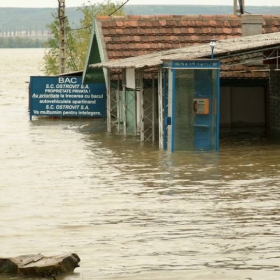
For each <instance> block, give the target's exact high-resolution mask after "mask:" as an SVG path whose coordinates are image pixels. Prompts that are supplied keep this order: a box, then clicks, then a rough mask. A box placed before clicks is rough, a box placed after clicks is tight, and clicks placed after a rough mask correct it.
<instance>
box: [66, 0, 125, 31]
mask: <svg viewBox="0 0 280 280" xmlns="http://www.w3.org/2000/svg"><path fill="white" fill-rule="evenodd" d="M128 1H129V0H126V1H125V2H124V3H123V4H121V5H120V6H119V7H118V8H117V9H116V10H114V11H113V12H112V13H110V14H109V15H108V16H111V15H113V14H114V13H116V12H117V11H118V10H120V9H121V8H122V7H123V6H124V5H125V4H126V3H127V2H128ZM90 27H91V25H88V26H84V27H79V28H71V29H70V30H69V31H77V30H82V29H87V28H90Z"/></svg>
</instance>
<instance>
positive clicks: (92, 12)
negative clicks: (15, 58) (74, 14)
mask: <svg viewBox="0 0 280 280" xmlns="http://www.w3.org/2000/svg"><path fill="white" fill-rule="evenodd" d="M77 10H78V11H81V12H82V19H81V20H80V25H81V27H80V28H77V29H71V28H70V24H69V20H68V19H67V18H66V25H65V26H66V72H72V71H79V70H83V68H84V66H85V61H86V56H87V52H88V46H89V40H90V37H91V32H92V23H93V20H94V17H95V16H97V15H111V14H114V15H124V9H123V7H122V6H121V4H120V3H113V2H112V1H111V0H105V1H104V2H100V3H96V4H91V3H90V1H88V4H87V5H86V4H84V5H82V6H81V7H78V8H77ZM53 18H54V21H53V22H52V23H51V24H49V25H48V26H47V28H48V29H49V32H50V34H51V35H52V38H51V39H49V40H48V41H47V42H46V48H47V50H46V52H45V55H44V68H43V70H44V72H45V74H46V75H57V74H58V73H59V20H58V17H57V15H53Z"/></svg>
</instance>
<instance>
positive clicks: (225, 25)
mask: <svg viewBox="0 0 280 280" xmlns="http://www.w3.org/2000/svg"><path fill="white" fill-rule="evenodd" d="M279 27H280V16H272V15H269V16H261V15H243V16H236V15H229V16H203V15H200V16H174V15H166V16H122V17H97V18H96V19H95V22H94V31H93V33H92V38H91V45H90V48H89V52H88V58H87V64H86V67H85V70H84V73H83V79H84V81H85V82H91V83H94V82H96V81H100V80H105V81H106V85H107V129H108V131H112V130H113V129H117V131H118V132H119V133H121V134H124V135H139V137H140V139H141V141H143V142H145V141H154V142H156V141H158V142H159V147H160V148H168V147H169V149H170V150H176V146H178V149H180V150H181V149H192V148H193V147H195V144H194V145H191V144H184V143H191V141H195V139H196V136H195V134H196V129H195V128H194V127H195V126H194V125H195V123H196V120H195V119H199V118H200V119H201V118H203V117H206V116H203V114H197V113H196V114H195V113H194V111H193V109H192V106H194V104H193V103H194V102H195V99H196V101H197V102H203V100H201V99H205V100H204V101H205V105H206V106H210V107H209V108H212V109H211V110H210V111H209V113H211V114H214V113H215V114H217V113H218V116H216V117H215V120H216V121H215V122H213V116H212V117H211V118H212V123H213V127H215V129H213V127H212V128H211V131H212V132H211V133H210V134H209V133H208V132H207V133H206V132H205V131H206V130H205V129H206V127H204V132H203V127H200V131H202V132H201V133H200V134H201V135H202V134H205V135H206V134H207V135H208V136H207V137H210V138H211V137H212V138H213V137H214V136H213V135H214V134H215V135H216V136H215V137H216V138H219V133H220V130H222V131H226V130H228V129H232V128H239V129H258V130H260V131H266V132H269V133H270V135H278V134H279V129H280V119H279V117H278V113H277V112H278V110H279V108H278V96H279V92H280V84H279V72H278V68H279V67H278V62H279V48H280V40H279V33H278V31H279V30H280V29H279ZM270 33H273V35H271V34H270ZM213 39H214V41H215V46H214V49H211V47H210V46H209V43H210V42H211V40H212V41H213ZM212 50H213V53H211V51H212ZM213 57H214V59H218V60H219V61H220V66H219V69H218V72H217V71H216V70H215V71H213V65H212V66H211V63H212V62H211V61H212V59H213ZM201 59H203V61H204V62H205V63H206V64H205V65H204V66H205V67H204V68H203V67H202V68H203V69H202V68H200V69H198V67H193V68H188V71H186V72H185V73H183V72H182V73H181V74H180V75H183V76H184V75H185V76H186V77H185V78H182V79H179V80H181V83H183V84H182V87H181V91H183V89H184V87H185V89H186V90H185V92H186V96H184V94H181V95H182V96H181V97H180V98H178V96H179V93H178V92H176V91H175V92H173V91H174V90H175V88H174V87H172V85H173V86H174V85H175V84H176V77H175V76H174V77H175V78H174V77H173V76H172V73H173V72H174V71H176V72H178V69H177V70H174V68H173V70H174V71H173V72H172V71H169V70H170V69H172V67H171V65H173V66H174V65H175V64H176V63H177V64H178V62H180V63H183V64H184V65H185V66H184V67H182V68H185V70H187V69H186V68H187V67H186V65H189V63H190V60H196V61H197V62H199V60H201ZM205 59H208V60H209V61H210V64H209V63H208V64H209V65H210V66H211V67H208V68H207V61H205ZM186 63H187V64H186ZM197 65H198V64H197ZM177 68H178V67H177ZM216 68H217V67H216ZM216 68H215V69H216ZM191 69H192V70H191ZM198 70H200V71H198ZM210 72H211V74H210ZM168 73H169V74H168ZM217 73H218V77H217ZM166 75H167V76H166ZM168 75H169V76H168ZM197 77H200V78H197ZM177 78H178V76H177ZM172 79H175V80H172ZM206 79H208V80H209V79H210V80H211V82H209V84H213V81H214V80H215V81H218V86H216V89H215V92H216V93H215V95H216V96H217V97H219V98H218V99H217V98H213V99H211V98H206V97H205V94H204V93H203V94H201V96H200V95H199V93H197V89H198V87H197V86H196V85H199V84H204V83H205V80H206ZM187 80H189V82H186V81H187ZM184 83H185V84H184ZM179 88H180V87H177V91H178V89H179ZM213 88H214V86H212V87H211V90H213ZM206 90H207V87H206ZM209 90H210V88H209V86H208V91H209ZM204 91H205V89H204ZM172 92H173V93H172ZM172 94H173V95H172ZM170 96H173V100H172V101H171V98H170ZM176 96H177V98H175V97H176ZM187 96H188V97H189V98H187ZM184 98H185V99H184ZM206 99H209V100H208V101H207V100H206ZM168 102H169V103H168ZM170 102H171V103H170ZM176 102H177V103H176ZM207 102H210V103H211V104H209V105H207V104H208V103H207ZM214 103H215V105H214ZM175 104H177V106H178V105H180V104H184V105H183V106H185V107H180V108H181V109H180V110H176V109H175V107H174V106H175ZM172 106H173V107H172ZM170 108H173V110H174V112H171V111H170V110H171V109H170ZM178 108H179V107H178ZM168 110H169V112H171V113H167V112H168ZM179 111H181V112H184V114H185V115H184V114H182V117H181V118H179V117H178V116H177V117H178V122H180V123H181V127H180V125H179V126H178V124H175V123H173V121H174V117H175V115H176V114H177V115H178V114H179V113H180V112H179ZM186 112H188V113H186ZM205 112H208V111H205ZM205 112H204V113H205ZM209 113H208V114H209ZM169 114H171V115H172V116H173V117H171V116H170V115H169ZM205 115H207V114H205ZM175 126H176V127H178V131H179V130H182V128H183V127H186V131H184V132H182V131H181V132H180V133H179V132H176V131H177V130H176V129H175ZM217 129H218V130H217ZM175 132H176V135H177V136H175ZM172 133H173V134H172ZM217 133H218V134H217ZM179 134H180V135H185V139H183V140H182V141H183V144H178V145H177V144H176V145H175V143H177V142H178V143H179V142H180V143H181V142H182V141H181V140H180V141H179V140H178V135H179ZM203 137H204V136H203ZM215 137H214V138H215ZM168 139H169V140H168ZM216 140H217V139H216ZM216 140H215V141H214V140H211V143H212V144H213V143H214V142H215V143H216ZM172 141H173V142H172ZM213 141H214V142H213ZM202 142H203V141H202ZM172 143H173V144H172ZM168 145H169V146H168ZM201 147H202V148H203V146H200V145H198V148H201ZM211 147H212V148H214V149H217V147H218V145H217V143H216V144H213V145H211Z"/></svg>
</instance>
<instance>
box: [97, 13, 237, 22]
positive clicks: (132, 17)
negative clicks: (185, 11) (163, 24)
mask: <svg viewBox="0 0 280 280" xmlns="http://www.w3.org/2000/svg"><path fill="white" fill-rule="evenodd" d="M240 18H241V17H240V16H237V15H232V14H228V15H219V14H214V15H207V14H198V15H174V14H159V15H121V16H116V15H111V16H100V15H97V16H96V19H97V20H101V21H105V20H106V21H110V20H111V21H115V20H121V19H123V20H159V19H173V20H179V19H180V20H181V19H192V20H193V19H200V20H203V19H208V20H209V19H215V20H221V19H233V20H236V19H240Z"/></svg>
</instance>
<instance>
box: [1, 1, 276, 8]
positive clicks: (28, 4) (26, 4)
mask: <svg viewBox="0 0 280 280" xmlns="http://www.w3.org/2000/svg"><path fill="white" fill-rule="evenodd" d="M88 2H91V3H92V4H94V3H100V2H104V1H102V0H101V1H99V0H91V1H88V0H65V5H66V7H77V6H81V5H82V4H84V3H88ZM112 2H115V1H113V0H112ZM116 2H117V3H124V2H125V0H120V1H116ZM163 3H164V4H163ZM127 5H230V6H233V0H129V1H128V3H127ZM245 6H280V0H245ZM1 7H23V8H45V7H52V8H56V7H58V0H0V8H1Z"/></svg>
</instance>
